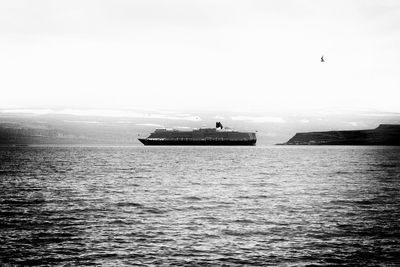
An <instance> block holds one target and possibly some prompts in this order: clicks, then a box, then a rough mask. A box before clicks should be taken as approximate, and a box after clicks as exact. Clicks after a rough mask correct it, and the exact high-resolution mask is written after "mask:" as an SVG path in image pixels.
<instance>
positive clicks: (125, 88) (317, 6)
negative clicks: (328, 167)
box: [0, 0, 400, 113]
mask: <svg viewBox="0 0 400 267" xmlns="http://www.w3.org/2000/svg"><path fill="white" fill-rule="evenodd" d="M322 55H323V56H324V58H325V62H323V63H322V62H321V61H320V58H321V56H322ZM399 74H400V1H397V0H393V1H385V0H376V1H371V0H358V1H356V0H354V1H349V0H345V1H344V0H332V1H324V0H314V1H301V0H298V1H294V0H293V1H291V0H279V1H265V0H260V1H252V0H243V1H234V0H229V1H228V0H227V1H218V0H216V1H205V0H201V1H188V0H183V1H155V0H146V1H128V0H127V1H122V0H113V1H99V0H95V1H87V0H79V1H74V0H68V1H66V0H65V1H58V0H52V1H43V0H37V1H30V0H27V1H20V0H9V1H7V0H2V1H0V92H1V97H0V109H32V108H39V109H53V108H64V109H76V110H82V109H93V110H111V109H148V110H152V109H177V110H181V111H192V110H202V111H204V110H207V111H210V110H230V111H238V112H240V111H252V110H255V111H260V112H265V113H268V112H276V111H283V112H306V111H307V110H324V109H331V110H332V109H337V110H361V109H362V110H365V109H371V110H378V111H385V112H400V105H399V104H398V103H399V99H400V75H399Z"/></svg>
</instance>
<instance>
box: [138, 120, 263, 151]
mask: <svg viewBox="0 0 400 267" xmlns="http://www.w3.org/2000/svg"><path fill="white" fill-rule="evenodd" d="M139 141H140V142H142V143H143V144H144V145H146V146H255V145H256V142H257V137H256V133H254V132H238V131H234V130H231V129H224V127H223V126H222V124H221V123H220V122H217V123H216V125H215V128H200V129H194V130H191V131H178V130H174V129H173V130H168V129H156V130H155V131H154V132H153V133H151V134H150V136H148V137H147V138H139Z"/></svg>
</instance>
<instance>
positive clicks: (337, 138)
mask: <svg viewBox="0 0 400 267" xmlns="http://www.w3.org/2000/svg"><path fill="white" fill-rule="evenodd" d="M283 145H385V146H390V145H393V146H400V124H381V125H379V127H378V128H376V129H372V130H357V131H328V132H309V133H296V135H295V136H293V137H292V138H291V139H290V140H289V141H287V142H286V143H284V144H283Z"/></svg>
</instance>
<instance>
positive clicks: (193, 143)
mask: <svg viewBox="0 0 400 267" xmlns="http://www.w3.org/2000/svg"><path fill="white" fill-rule="evenodd" d="M139 141H140V142H142V144H144V145H145V146H255V145H256V142H257V140H255V139H250V140H155V139H146V138H139Z"/></svg>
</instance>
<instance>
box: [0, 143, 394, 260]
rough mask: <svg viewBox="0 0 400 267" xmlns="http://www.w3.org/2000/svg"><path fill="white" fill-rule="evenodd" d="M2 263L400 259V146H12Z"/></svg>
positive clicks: (1, 205) (1, 209)
mask: <svg viewBox="0 0 400 267" xmlns="http://www.w3.org/2000/svg"><path fill="white" fill-rule="evenodd" d="M0 265H2V266H26V265H28V266H32V265H36V266H84V265H90V266H91V265H96V266H337V265H340V266H344V265H347V266H400V147H361V146H360V147H357V146H256V147H145V146H130V147H127V146H28V147H2V148H0Z"/></svg>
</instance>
